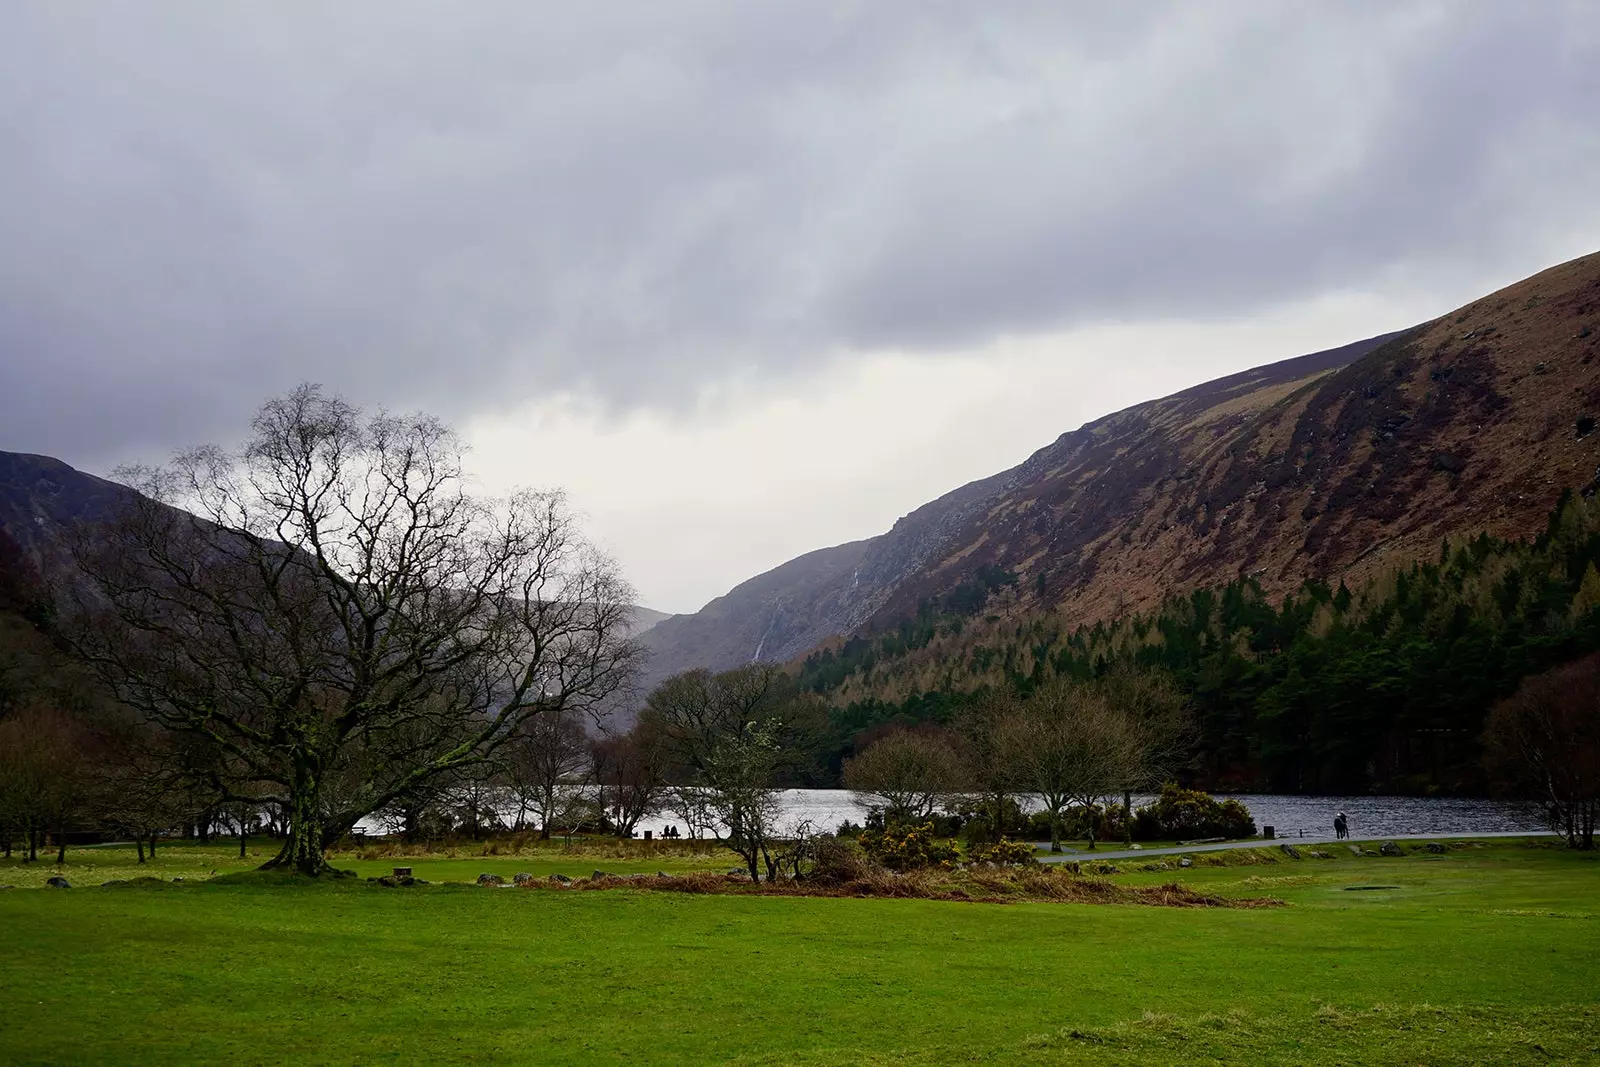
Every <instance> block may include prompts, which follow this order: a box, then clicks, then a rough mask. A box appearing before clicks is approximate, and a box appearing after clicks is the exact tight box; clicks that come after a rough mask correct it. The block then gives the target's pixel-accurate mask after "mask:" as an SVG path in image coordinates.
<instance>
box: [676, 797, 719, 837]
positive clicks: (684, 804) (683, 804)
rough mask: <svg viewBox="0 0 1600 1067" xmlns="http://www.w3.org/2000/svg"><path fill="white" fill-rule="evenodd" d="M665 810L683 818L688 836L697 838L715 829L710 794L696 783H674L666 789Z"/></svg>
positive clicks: (714, 813)
mask: <svg viewBox="0 0 1600 1067" xmlns="http://www.w3.org/2000/svg"><path fill="white" fill-rule="evenodd" d="M666 805H667V810H668V811H670V812H672V813H673V814H674V815H676V816H677V817H678V818H680V819H682V820H683V827H684V829H685V830H686V831H687V832H688V836H689V837H690V838H694V839H699V838H702V837H705V836H706V835H707V834H709V833H712V832H714V831H715V830H716V826H717V815H716V812H715V810H714V809H713V805H712V802H711V796H710V795H709V794H708V793H707V792H706V791H705V789H703V788H702V787H700V786H697V785H675V786H673V787H672V788H671V789H669V790H667V801H666Z"/></svg>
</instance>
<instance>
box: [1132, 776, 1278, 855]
mask: <svg viewBox="0 0 1600 1067" xmlns="http://www.w3.org/2000/svg"><path fill="white" fill-rule="evenodd" d="M1255 832H1256V821H1255V819H1253V818H1252V817H1251V815H1250V809H1249V808H1246V807H1245V806H1244V805H1243V804H1241V803H1239V802H1238V801H1237V800H1222V801H1219V800H1218V799H1217V798H1216V797H1213V796H1211V795H1209V794H1207V793H1202V792H1200V791H1199V790H1196V789H1184V788H1182V787H1181V786H1178V785H1176V784H1174V783H1172V782H1168V783H1167V784H1166V785H1164V786H1162V787H1161V794H1160V795H1159V796H1157V797H1156V799H1155V802H1154V803H1152V804H1147V805H1145V806H1144V807H1142V808H1140V809H1139V810H1138V811H1137V812H1135V813H1134V817H1133V837H1134V839H1135V840H1138V841H1160V840H1166V839H1168V838H1175V839H1183V838H1195V837H1254V836H1255Z"/></svg>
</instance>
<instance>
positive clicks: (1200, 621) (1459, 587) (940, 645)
mask: <svg viewBox="0 0 1600 1067" xmlns="http://www.w3.org/2000/svg"><path fill="white" fill-rule="evenodd" d="M1597 564H1600V505H1597V504H1596V503H1594V502H1593V501H1591V500H1588V499H1585V498H1582V497H1577V496H1572V495H1570V494H1569V495H1567V496H1565V497H1564V498H1563V499H1562V501H1561V503H1560V504H1559V505H1558V506H1557V508H1556V509H1555V511H1554V512H1552V514H1551V516H1550V519H1549V521H1548V524H1547V527H1546V529H1545V531H1544V533H1542V534H1541V535H1540V536H1539V537H1537V538H1536V539H1534V540H1533V541H1531V542H1513V541H1505V540H1501V539H1497V538H1493V537H1490V536H1488V535H1486V534H1480V535H1479V536H1477V537H1474V538H1472V539H1470V540H1464V541H1447V542H1446V543H1444V544H1443V545H1442V546H1441V548H1440V550H1439V552H1438V554H1437V556H1436V557H1435V558H1434V559H1431V560H1429V561H1426V562H1418V563H1414V564H1411V565H1408V566H1406V567H1403V568H1398V569H1395V570H1392V571H1389V572H1387V573H1384V574H1382V575H1379V576H1378V577H1376V578H1374V579H1372V580H1371V581H1369V582H1367V583H1366V584H1364V585H1361V586H1358V587H1357V588H1356V589H1353V590H1352V589H1350V588H1348V587H1346V586H1345V585H1344V584H1343V583H1340V584H1339V585H1337V586H1332V587H1330V586H1329V585H1327V584H1324V583H1320V582H1308V583H1306V584H1305V585H1304V586H1302V588H1301V589H1300V590H1298V591H1297V592H1296V593H1294V594H1293V595H1290V596H1286V597H1284V598H1282V599H1281V600H1280V601H1277V602H1274V601H1273V600H1272V599H1271V598H1269V597H1268V596H1267V595H1266V594H1264V593H1263V591H1262V590H1261V587H1260V586H1259V584H1258V583H1257V582H1256V581H1255V580H1254V579H1250V578H1246V579H1243V580H1240V581H1237V582H1234V583H1232V584H1230V585H1228V586H1226V587H1225V588H1222V589H1220V590H1217V589H1202V590H1196V591H1194V592H1193V593H1191V594H1189V595H1187V596H1182V597H1173V598H1171V599H1169V600H1168V601H1167V602H1166V603H1165V604H1164V605H1163V606H1162V608H1161V609H1160V610H1159V611H1158V612H1156V613H1155V614H1153V615H1147V616H1135V617H1130V618H1125V619H1121V620H1117V621H1115V622H1111V623H1102V624H1097V625H1095V626H1092V627H1080V628H1077V629H1075V630H1070V631H1068V630H1065V629H1064V628H1063V627H1061V626H1060V624H1059V622H1058V621H1055V620H1049V619H1035V620H1030V621H1026V622H1022V623H1019V624H1010V625H1009V626H1008V628H1006V629H1003V630H1002V629H1001V628H1000V627H999V626H991V627H990V628H989V629H988V630H986V631H985V632H984V635H983V637H982V638H980V639H979V640H981V641H983V643H974V641H973V635H972V633H971V632H970V627H971V623H970V622H969V621H966V620H963V619H961V618H959V617H954V616H951V615H949V614H941V613H940V612H939V611H938V610H937V608H936V607H935V606H932V605H926V606H925V607H924V610H923V611H921V612H919V614H918V617H917V618H915V619H910V620H906V621H905V622H904V623H902V625H901V626H900V627H899V628H898V629H897V630H896V631H894V632H892V633H889V634H884V635H880V636H878V637H876V638H873V639H865V638H857V639H854V640H852V641H851V642H849V643H847V644H845V645H844V646H842V647H840V648H838V649H830V650H825V651H822V652H819V653H816V654H814V655H813V656H812V657H811V658H810V659H808V660H807V661H806V663H805V665H804V667H803V668H802V670H801V673H800V680H801V684H802V685H803V686H805V687H806V688H808V689H811V690H812V691H815V692H820V693H825V694H827V693H832V692H835V691H837V690H839V689H841V688H842V687H845V686H846V684H847V683H849V684H851V685H854V686H855V687H856V689H857V691H861V690H867V691H870V690H871V689H872V682H873V680H878V681H882V680H885V679H889V678H893V677H894V676H895V672H896V671H903V672H904V673H905V674H906V675H907V676H910V674H911V666H910V665H911V664H913V663H915V664H916V665H917V666H916V670H917V671H920V672H921V674H920V677H927V676H928V673H929V671H930V669H931V670H932V671H933V672H934V676H935V678H936V684H935V685H934V686H932V687H931V688H926V689H924V690H923V691H921V692H919V693H918V694H917V695H915V696H911V697H909V698H907V699H902V700H882V699H872V698H862V699H855V700H850V701H848V702H840V703H841V704H842V706H840V707H837V708H836V709H835V710H834V711H833V713H832V719H831V722H832V727H833V734H832V739H833V741H834V742H835V744H836V745H837V746H838V754H837V755H836V757H835V759H834V761H833V762H834V764H835V765H836V764H837V762H838V761H839V759H841V758H842V757H843V756H844V755H847V754H848V750H849V749H850V748H851V747H852V746H853V745H856V744H860V743H861V742H862V741H865V740H870V737H871V736H873V735H874V732H875V731H878V732H881V730H882V729H883V728H884V727H885V726H886V725H887V724H889V723H894V722H899V723H916V722H924V721H935V722H940V721H947V720H948V719H949V718H950V717H951V715H953V714H955V713H956V712H958V711H959V710H960V709H961V708H962V707H964V706H968V705H969V704H970V703H971V702H972V701H973V699H974V698H975V695H976V694H978V693H981V692H983V691H985V690H994V689H1006V688H1010V689H1013V690H1016V691H1017V692H1019V693H1022V694H1026V693H1029V692H1031V691H1032V690H1033V689H1034V688H1036V687H1038V686H1039V685H1041V684H1043V683H1044V682H1045V681H1047V680H1048V679H1050V678H1052V677H1072V678H1080V679H1087V678H1093V677H1098V676H1101V675H1103V674H1105V673H1106V672H1108V671H1109V670H1111V669H1113V668H1114V667H1115V666H1117V665H1119V664H1136V665H1139V666H1144V667H1158V668H1162V669H1165V670H1167V671H1170V672H1171V673H1172V675H1173V677H1174V679H1175V680H1176V682H1177V684H1178V685H1179V686H1180V688H1181V689H1182V690H1183V691H1184V692H1185V693H1186V694H1188V696H1189V697H1190V700H1191V704H1192V707H1193V709H1194V713H1195V716H1196V720H1197V726H1198V742H1197V745H1196V748H1195V752H1194V756H1193V759H1192V761H1191V762H1190V764H1189V767H1188V770H1187V774H1186V777H1187V778H1188V779H1189V780H1190V781H1192V782H1194V783H1196V784H1199V785H1202V786H1205V787H1208V788H1212V789H1258V790H1267V791H1285V792H1302V791H1303V792H1345V791H1352V792H1365V791H1395V792H1410V793H1426V792H1454V793H1475V792H1480V791H1482V790H1484V789H1485V788H1486V787H1487V783H1486V779H1485V775H1484V769H1483V759H1482V749H1481V737H1482V733H1483V724H1484V717H1485V715H1486V714H1487V712H1488V710H1489V708H1490V707H1491V706H1492V705H1493V704H1494V703H1495V702H1496V701H1498V700H1501V699H1504V698H1506V697H1507V696H1509V695H1510V694H1511V693H1512V692H1513V691H1515V690H1516V688H1517V685H1518V683H1519V682H1520V681H1521V680H1522V679H1523V678H1524V677H1526V676H1528V675H1531V674H1535V673H1538V672H1541V671H1544V670H1547V669H1549V668H1551V667H1553V666H1556V665H1558V664H1561V663H1565V662H1568V661H1570V660H1573V659H1576V658H1578V657H1579V656H1582V655H1584V654H1585V653H1587V652H1590V651H1592V650H1594V649H1596V648H1600V572H1597V569H1596V567H1597ZM964 628H968V629H969V632H968V633H967V637H966V639H965V640H963V639H962V633H963V629H964ZM930 663H933V664H936V666H935V667H933V668H930V667H929V664H930ZM858 739H859V740H858Z"/></svg>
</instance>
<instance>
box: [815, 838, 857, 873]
mask: <svg viewBox="0 0 1600 1067" xmlns="http://www.w3.org/2000/svg"><path fill="white" fill-rule="evenodd" d="M870 871H871V865H870V864H869V863H868V862H867V858H866V857H865V856H863V855H862V854H861V850H860V849H859V848H857V847H856V846H855V845H854V844H852V843H851V841H850V839H847V838H840V837H838V836H834V837H828V836H821V837H818V838H817V839H816V841H815V843H814V849H813V855H812V858H811V871H810V873H809V875H808V876H809V877H810V878H813V879H815V880H817V881H820V882H854V881H857V880H859V879H861V878H865V877H867V875H868V874H869V873H870Z"/></svg>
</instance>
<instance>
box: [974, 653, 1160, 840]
mask: <svg viewBox="0 0 1600 1067" xmlns="http://www.w3.org/2000/svg"><path fill="white" fill-rule="evenodd" d="M992 728H993V729H994V730H995V731H996V733H997V735H998V737H997V739H996V741H995V745H996V747H997V748H999V749H1000V751H1001V752H1002V753H1003V754H1004V755H1003V758H1004V759H1005V761H1006V762H1007V763H1009V764H1010V765H1011V766H1012V767H1013V768H1014V773H1015V778H1014V781H1015V782H1016V784H1017V786H1018V787H1019V788H1021V789H1024V790H1026V791H1028V792H1031V793H1036V794H1038V796H1039V798H1040V799H1041V800H1042V801H1043V803H1044V807H1045V810H1046V811H1048V812H1049V813H1050V850H1051V851H1052V852H1060V851H1061V814H1062V812H1063V811H1064V810H1065V809H1066V808H1067V807H1068V806H1070V805H1072V804H1081V805H1083V806H1084V807H1086V808H1087V807H1090V806H1092V805H1094V804H1096V803H1098V802H1100V801H1101V800H1103V799H1105V798H1107V797H1108V796H1111V795H1113V794H1115V793H1117V792H1119V791H1121V790H1122V789H1124V788H1125V787H1126V785H1127V783H1129V782H1131V781H1135V780H1138V779H1140V777H1141V776H1142V775H1143V773H1144V770H1143V768H1144V761H1145V759H1146V754H1147V751H1146V739H1145V736H1144V734H1143V732H1142V731H1140V730H1139V729H1138V723H1137V722H1136V720H1135V719H1134V717H1133V715H1132V714H1130V713H1129V712H1127V711H1125V710H1123V709H1121V708H1118V707H1117V706H1115V705H1114V704H1112V702H1111V701H1110V700H1109V699H1108V698H1107V696H1106V694H1105V693H1104V692H1103V691H1102V690H1101V689H1100V688H1099V687H1098V686H1093V685H1089V684H1085V683H1080V682H1074V681H1068V680H1057V681H1054V682H1051V683H1049V684H1047V685H1045V686H1043V687H1041V688H1040V689H1038V690H1036V691H1035V692H1034V693H1033V695H1032V696H1030V697H1029V698H1028V699H1027V700H1026V701H1022V702H1020V703H1018V704H1015V705H1014V706H1013V707H1012V708H1011V710H1010V711H1009V712H1008V713H1006V714H1004V715H1002V716H999V717H997V718H996V720H995V721H994V723H993V727H992Z"/></svg>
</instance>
